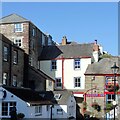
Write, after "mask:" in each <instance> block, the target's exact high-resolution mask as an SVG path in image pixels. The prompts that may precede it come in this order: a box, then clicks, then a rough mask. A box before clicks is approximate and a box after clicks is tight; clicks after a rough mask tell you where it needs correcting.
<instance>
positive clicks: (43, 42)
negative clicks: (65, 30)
mask: <svg viewBox="0 0 120 120" xmlns="http://www.w3.org/2000/svg"><path fill="white" fill-rule="evenodd" d="M42 45H43V46H45V35H44V34H42Z"/></svg>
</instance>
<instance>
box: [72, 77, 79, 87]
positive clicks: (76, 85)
mask: <svg viewBox="0 0 120 120" xmlns="http://www.w3.org/2000/svg"><path fill="white" fill-rule="evenodd" d="M74 87H75V88H81V77H74Z"/></svg>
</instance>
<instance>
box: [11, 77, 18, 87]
mask: <svg viewBox="0 0 120 120" xmlns="http://www.w3.org/2000/svg"><path fill="white" fill-rule="evenodd" d="M12 85H13V86H14V87H16V86H17V75H13V81H12Z"/></svg>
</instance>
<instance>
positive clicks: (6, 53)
mask: <svg viewBox="0 0 120 120" xmlns="http://www.w3.org/2000/svg"><path fill="white" fill-rule="evenodd" d="M3 60H4V61H8V47H7V46H4V47H3Z"/></svg>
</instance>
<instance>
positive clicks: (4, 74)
mask: <svg viewBox="0 0 120 120" xmlns="http://www.w3.org/2000/svg"><path fill="white" fill-rule="evenodd" d="M7 79H8V74H7V73H6V72H4V73H3V81H2V84H3V85H6V84H7Z"/></svg>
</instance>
